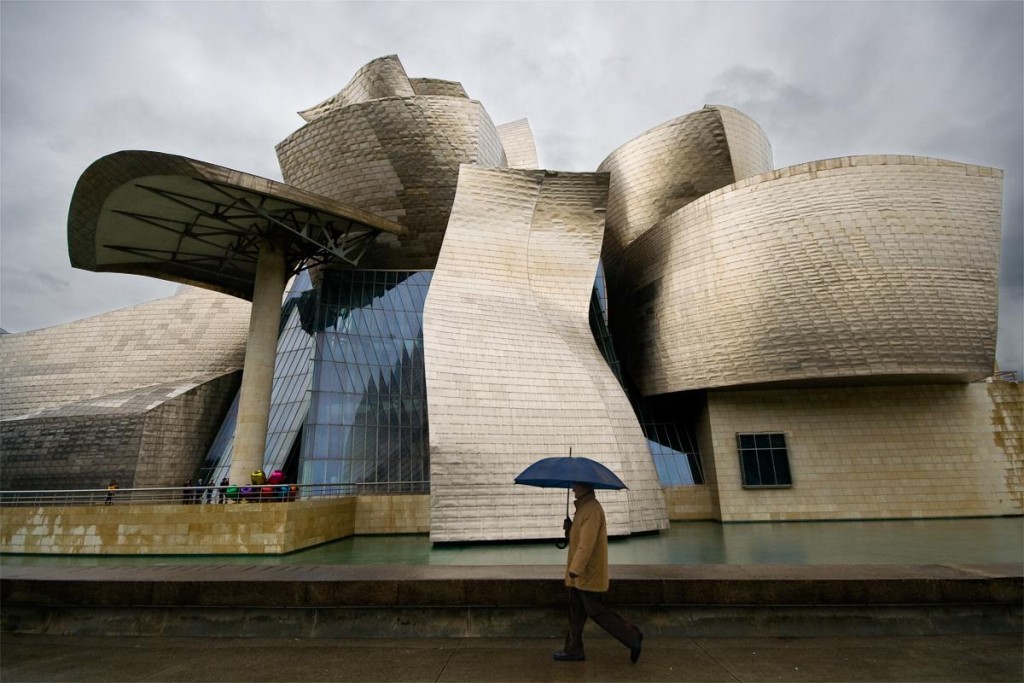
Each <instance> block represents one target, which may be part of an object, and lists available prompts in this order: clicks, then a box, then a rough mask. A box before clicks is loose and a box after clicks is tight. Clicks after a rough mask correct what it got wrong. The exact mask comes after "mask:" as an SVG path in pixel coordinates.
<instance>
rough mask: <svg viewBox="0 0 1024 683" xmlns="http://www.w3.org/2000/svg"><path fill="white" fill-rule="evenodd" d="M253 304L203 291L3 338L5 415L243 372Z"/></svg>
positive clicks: (0, 399) (0, 392)
mask: <svg viewBox="0 0 1024 683" xmlns="http://www.w3.org/2000/svg"><path fill="white" fill-rule="evenodd" d="M248 333H249V303H248V302H247V301H242V300H240V299H236V298H234V297H230V296H226V295H224V294H217V293H215V292H209V291H206V290H202V289H195V288H191V287H188V288H183V290H182V291H181V293H179V294H177V295H175V296H171V297H168V298H166V299H158V300H156V301H150V302H147V303H144V304H139V305H137V306H130V307H128V308H122V309H120V310H117V311H112V312H110V313H104V314H102V315H97V316H94V317H92V318H85V319H84V320H77V321H75V322H72V323H68V324H66V325H58V326H56V327H48V328H45V329H41V330H33V331H31V332H20V333H18V334H4V335H0V365H2V367H3V368H4V378H3V382H0V417H2V418H3V419H8V418H12V417H16V416H25V415H31V414H33V413H35V412H38V411H40V410H43V409H46V408H52V407H55V406H62V405H65V404H68V403H73V402H76V401H83V400H86V399H92V398H97V397H99V396H106V395H109V394H117V393H119V392H126V391H132V390H136V389H140V388H142V387H147V386H153V385H158V384H165V383H167V382H171V381H174V380H180V379H186V378H189V377H195V376H199V375H204V374H210V373H214V374H220V373H225V372H232V371H234V370H239V369H241V367H242V362H243V360H244V358H245V340H246V337H247V335H248Z"/></svg>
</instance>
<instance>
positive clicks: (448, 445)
mask: <svg viewBox="0 0 1024 683" xmlns="http://www.w3.org/2000/svg"><path fill="white" fill-rule="evenodd" d="M606 188H607V176H606V175H604V174H589V173H554V172H549V171H528V170H512V169H483V168H478V167H473V166H469V165H466V166H463V167H462V170H461V172H460V177H459V192H458V195H457V197H456V200H455V205H454V207H453V209H452V217H451V220H450V221H449V224H448V230H447V235H446V238H445V243H444V247H443V248H442V250H441V254H440V257H439V258H438V264H437V268H436V270H435V272H434V276H433V279H432V281H431V285H430V292H429V294H428V296H427V299H426V304H425V306H424V312H423V340H424V355H425V365H426V380H427V401H428V411H429V414H430V454H431V472H430V476H431V522H430V523H431V526H430V536H431V540H433V541H469V540H499V539H521V538H545V537H555V536H560V535H561V533H562V532H561V520H562V518H563V517H564V516H565V512H566V510H565V502H566V500H565V494H564V491H563V490H539V489H534V488H530V487H523V486H516V485H514V484H513V483H512V482H513V479H514V478H515V476H516V475H517V474H519V472H521V471H522V470H523V469H525V468H526V467H527V466H528V465H530V464H531V463H533V462H534V461H536V460H538V459H540V458H543V457H546V456H565V455H569V450H570V448H572V452H573V454H575V455H585V456H587V457H590V458H593V459H595V460H598V461H599V462H602V463H604V464H605V465H606V466H608V467H609V468H611V469H612V470H613V471H614V472H616V473H617V474H618V475H619V476H620V477H621V478H622V479H623V480H624V481H625V482H626V483H627V485H628V486H629V487H630V490H629V491H628V492H608V491H600V492H599V493H598V497H599V499H600V500H601V501H602V503H603V505H604V507H605V511H606V513H607V517H608V529H609V533H610V534H613V535H624V534H629V533H634V532H638V531H646V530H653V529H662V528H666V526H667V524H668V520H667V517H666V515H665V507H664V498H663V496H662V492H661V486H660V483H659V481H658V477H657V473H656V472H655V469H654V465H653V462H652V460H651V457H650V453H649V452H648V450H647V446H646V442H645V440H644V436H643V433H642V431H641V429H640V427H639V425H638V424H637V421H636V417H635V416H634V414H633V410H632V407H631V406H630V404H629V401H628V400H627V399H626V396H625V395H624V394H623V392H622V389H621V387H620V386H619V384H618V382H617V381H616V379H615V377H614V375H613V374H612V372H611V370H610V369H609V368H608V365H607V363H605V361H604V359H603V358H602V356H601V354H600V351H599V350H598V349H597V346H596V344H595V342H594V338H593V336H592V334H591V332H590V328H589V323H588V307H589V300H590V293H591V288H592V286H593V282H594V276H595V274H596V271H597V264H598V257H599V254H600V249H601V238H602V231H603V222H604V215H603V214H604V208H605V200H606V191H607V189H606Z"/></svg>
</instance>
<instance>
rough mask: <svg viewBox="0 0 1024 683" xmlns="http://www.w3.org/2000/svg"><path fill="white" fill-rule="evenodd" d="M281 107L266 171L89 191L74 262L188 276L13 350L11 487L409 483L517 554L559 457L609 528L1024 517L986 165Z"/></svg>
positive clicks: (725, 136)
mask: <svg viewBox="0 0 1024 683" xmlns="http://www.w3.org/2000/svg"><path fill="white" fill-rule="evenodd" d="M300 116H302V118H303V119H304V121H305V124H304V125H303V126H302V127H301V128H299V129H298V130H297V131H296V132H295V133H293V134H292V135H290V136H288V138H286V139H285V140H284V141H282V142H280V143H279V144H278V145H277V155H278V159H279V161H280V165H281V170H282V177H283V180H284V182H283V183H279V182H275V181H272V180H268V179H265V178H259V177H256V176H252V175H249V174H246V173H243V172H239V171H234V170H230V169H225V168H222V167H218V166H214V165H212V164H208V163H205V162H201V161H197V160H193V159H186V158H183V157H178V156H173V155H167V154H161V153H156V152H138V151H128V152H118V153H115V154H112V155H110V156H107V157H103V158H102V159H99V160H98V161H96V162H95V163H94V164H93V165H92V166H90V167H89V168H88V169H87V170H86V171H85V172H84V173H83V175H82V177H81V179H80V181H79V183H78V186H77V187H76V189H75V193H74V196H73V198H72V201H71V207H70V209H69V219H68V249H69V254H70V257H71V261H72V265H74V266H75V267H78V268H83V269H87V270H93V271H97V272H123V273H134V274H140V275H146V276H151V277H159V278H163V279H167V280H171V281H175V282H180V283H182V284H183V285H186V286H183V287H182V288H181V289H180V290H179V292H178V293H177V294H176V295H175V296H172V297H169V298H166V299H162V300H158V301H153V302H149V303H146V304H141V305H138V306H133V307H130V308H127V309H122V310H119V311H114V312H111V313H107V314H103V315H99V316H95V317H92V318H88V319H86V320H80V321H76V322H73V323H69V324H67V325H60V326H57V327H53V328H48V329H43V330H36V331H32V332H26V333H20V334H13V335H2V336H0V367H2V369H3V377H4V379H3V388H2V392H3V395H2V402H0V437H2V439H3V448H2V468H0V479H2V481H0V485H2V488H3V489H5V490H24V489H51V488H95V487H99V486H101V485H103V484H105V482H106V480H107V479H109V478H110V477H111V476H116V477H117V479H118V480H119V481H120V482H121V486H122V487H135V488H142V487H150V486H178V485H181V484H182V483H183V482H184V481H186V480H187V479H193V478H199V479H203V480H204V481H207V482H210V481H220V480H221V479H222V478H224V477H227V478H229V479H230V480H231V481H232V482H235V483H238V482H246V481H247V480H248V478H249V475H250V473H251V472H252V471H253V470H257V469H262V470H264V471H266V472H270V471H273V470H281V471H283V472H284V473H285V474H286V477H287V478H288V480H289V481H292V482H296V483H299V484H303V485H322V486H333V487H337V489H336V490H337V491H338V492H339V494H360V495H408V496H421V497H422V499H424V500H428V501H429V532H430V536H431V539H432V540H433V541H438V542H445V541H478V540H514V539H530V538H543V537H549V536H550V535H551V520H552V518H555V519H560V518H561V516H562V514H563V513H564V500H560V499H559V497H558V496H552V495H551V494H550V493H549V492H545V491H542V490H538V489H530V488H526V487H519V486H515V485H513V483H512V480H513V478H514V477H515V475H516V474H518V473H519V472H520V471H522V470H523V469H524V468H525V467H526V466H528V465H529V464H531V463H532V462H534V461H535V460H537V459H539V458H541V457H546V456H555V455H567V454H569V452H570V449H571V452H572V453H573V454H576V455H585V456H587V457H590V458H593V459H595V460H598V461H600V462H602V463H604V464H605V465H607V466H608V467H609V468H610V469H612V470H613V471H614V472H615V473H616V474H618V475H619V476H620V478H622V479H623V480H624V481H625V482H626V483H627V485H628V487H629V488H628V489H627V490H624V491H617V492H602V501H603V503H604V506H605V509H606V512H607V515H608V525H609V533H610V534H612V535H618V536H625V535H630V534H636V533H643V532H651V531H657V530H660V529H665V528H667V526H668V523H669V520H670V519H716V520H720V521H726V522H728V521H765V520H818V519H874V518H923V517H948V516H986V515H1019V514H1021V513H1022V512H1024V483H1022V480H1024V455H1022V452H1024V435H1022V431H1024V426H1022V421H1024V418H1022V392H1021V385H1020V384H1019V383H1016V382H1006V381H998V380H997V379H996V378H993V373H994V356H995V338H996V322H997V294H998V264H999V245H1000V229H1001V207H1002V172H1001V171H999V170H997V169H991V168H985V167H979V166H973V165H969V164H962V163H958V162H953V161H946V160H940V159H932V158H924V157H908V156H893V155H878V156H859V157H844V158H838V159H828V160H823V161H814V162H809V163H805V164H800V165H797V166H792V167H789V168H784V169H775V168H774V166H773V162H772V151H771V145H770V144H769V141H768V139H767V136H766V135H765V133H764V131H763V130H762V129H761V128H760V127H759V126H758V125H757V123H756V122H754V121H753V120H752V119H751V118H750V117H748V116H746V115H745V114H743V113H741V112H739V111H737V110H735V109H732V108H729V107H725V106H706V107H704V108H703V109H701V110H699V111H696V112H693V113H690V114H687V115H684V116H681V117H679V118H676V119H673V120H671V121H668V122H666V123H664V124H662V125H660V126H657V127H655V128H653V129H651V130H649V131H647V132H645V133H643V134H641V135H640V136H638V137H636V138H634V139H632V140H630V141H628V142H626V143H625V144H623V145H622V146H621V147H619V148H618V149H616V150H614V151H613V152H612V153H611V154H610V155H608V157H607V158H606V159H605V160H604V161H603V162H602V163H601V164H600V166H599V167H598V169H597V170H596V172H593V173H569V172H561V171H551V170H543V169H540V168H538V160H537V152H536V148H535V145H534V140H533V136H532V133H531V130H530V127H529V125H528V123H527V122H526V120H525V119H523V120H519V121H515V122H512V123H509V124H504V125H495V124H494V123H493V122H492V121H491V119H490V117H489V116H488V114H487V112H486V111H485V109H484V108H483V106H482V104H481V103H480V102H478V101H476V100H473V99H470V98H469V96H468V95H467V94H466V92H465V91H464V89H463V88H462V86H461V85H460V84H458V83H455V82H451V81H443V80H437V79H425V78H410V77H408V76H407V75H406V72H405V70H404V68H403V66H402V64H401V62H400V61H399V60H398V58H397V57H395V56H389V57H383V58H381V59H377V60H374V61H373V62H370V63H369V64H367V65H366V66H364V67H363V68H362V69H360V70H359V71H358V72H357V73H356V75H355V76H354V77H353V78H352V80H351V81H350V82H349V83H348V85H346V86H345V88H343V89H342V90H341V91H340V92H339V93H338V94H336V95H334V96H333V97H331V98H329V99H327V100H325V101H324V102H322V103H321V104H319V105H317V106H314V107H312V108H310V109H307V110H305V111H303V112H300ZM496 510H502V511H505V512H504V513H503V514H502V515H500V516H498V515H496V514H495V511H496Z"/></svg>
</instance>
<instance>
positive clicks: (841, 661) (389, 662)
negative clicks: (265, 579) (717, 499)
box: [0, 627, 1024, 683]
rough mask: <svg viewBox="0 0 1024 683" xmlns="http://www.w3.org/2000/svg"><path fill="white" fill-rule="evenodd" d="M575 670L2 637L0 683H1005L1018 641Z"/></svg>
mask: <svg viewBox="0 0 1024 683" xmlns="http://www.w3.org/2000/svg"><path fill="white" fill-rule="evenodd" d="M589 628H590V627H588V641H587V642H588V659H587V661H586V662H574V663H568V662H554V661H552V659H551V652H552V651H553V650H555V649H558V646H559V644H560V641H559V640H558V639H555V638H528V639H524V638H517V639H512V638H451V639H446V638H417V639H401V640H399V639H381V638H374V639H349V640H337V641H335V640H314V639H266V638H168V637H162V638H139V637H136V638H103V637H69V636H33V635H11V634H4V636H3V640H2V643H0V646H2V647H0V679H2V680H3V681H4V683H18V682H21V681H46V682H53V683H60V682H65V681H75V682H79V681H82V682H85V681H103V682H104V683H107V682H115V681H166V682H169V683H170V682H173V681H186V682H188V683H201V682H203V681H211V682H216V683H232V682H233V681H247V682H250V681H251V682H254V683H255V682H259V681H289V682H290V681H308V682H317V681H433V682H441V681H474V682H478V681H502V682H504V681H508V682H514V681H554V682H559V681H794V682H796V681H809V682H814V683H827V682H833V681H837V682H847V681H850V682H852V681H898V682H900V683H908V682H911V681H927V682H938V681H951V682H968V681H1012V682H1014V683H1020V681H1021V680H1024V636H1022V635H1019V634H1014V635H984V636H972V635H965V636H924V637H921V636H906V637H887V638H865V637H844V638H662V639H653V638H649V639H648V640H647V641H646V642H645V644H644V651H643V655H642V656H641V658H640V661H639V662H637V664H635V665H634V664H630V662H629V656H628V651H627V650H626V649H625V648H623V647H622V646H620V645H619V644H618V643H617V642H615V641H613V640H611V639H609V638H607V637H603V636H601V635H597V634H594V635H590V631H589Z"/></svg>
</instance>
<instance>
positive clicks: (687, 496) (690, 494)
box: [665, 485, 715, 521]
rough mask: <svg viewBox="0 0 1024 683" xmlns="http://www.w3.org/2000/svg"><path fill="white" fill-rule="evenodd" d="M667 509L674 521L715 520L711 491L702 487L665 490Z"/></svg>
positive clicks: (680, 487)
mask: <svg viewBox="0 0 1024 683" xmlns="http://www.w3.org/2000/svg"><path fill="white" fill-rule="evenodd" d="M665 508H666V509H667V510H668V518H669V519H670V520H672V521H684V520H704V519H713V518H714V516H715V515H714V514H713V513H712V508H711V489H710V487H708V486H707V485H701V486H673V487H671V488H666V489H665Z"/></svg>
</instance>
